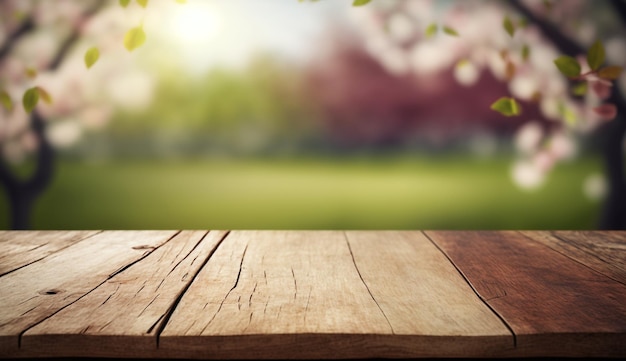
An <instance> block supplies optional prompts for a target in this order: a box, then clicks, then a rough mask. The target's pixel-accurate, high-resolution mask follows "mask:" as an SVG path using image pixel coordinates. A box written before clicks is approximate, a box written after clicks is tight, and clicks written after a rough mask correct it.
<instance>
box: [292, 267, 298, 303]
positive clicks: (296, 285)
mask: <svg viewBox="0 0 626 361" xmlns="http://www.w3.org/2000/svg"><path fill="white" fill-rule="evenodd" d="M291 277H292V278H293V287H294V288H295V291H294V293H293V299H294V300H295V299H296V297H297V296H298V281H297V280H296V274H295V273H294V272H293V267H291Z"/></svg>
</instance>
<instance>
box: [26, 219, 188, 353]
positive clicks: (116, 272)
mask: <svg viewBox="0 0 626 361" xmlns="http://www.w3.org/2000/svg"><path fill="white" fill-rule="evenodd" d="M180 232H181V231H180V230H179V231H177V232H176V233H174V234H173V235H172V236H171V237H169V238H168V239H167V240H166V241H165V242H163V243H161V244H159V245H157V246H155V247H150V248H147V249H146V251H145V252H144V253H143V254H142V255H141V257H139V258H138V259H136V260H134V261H132V262H130V263H129V264H128V265H125V266H123V267H121V268H120V269H118V270H117V271H115V272H113V273H112V274H110V275H109V276H108V277H107V278H106V279H104V280H103V281H102V282H100V283H99V284H98V285H97V286H95V287H93V288H92V289H90V290H89V291H87V292H86V293H85V294H83V295H82V296H80V297H78V298H76V299H75V300H74V301H72V302H70V303H68V304H66V305H65V306H63V307H61V308H59V309H58V310H56V311H54V312H53V313H51V314H49V315H48V316H46V317H45V318H43V319H41V320H39V321H38V322H36V323H34V324H32V325H30V326H28V327H27V328H26V329H24V330H22V331H21V332H20V333H19V336H18V338H17V347H18V349H19V348H21V347H22V336H23V335H24V334H25V333H26V332H28V330H30V329H32V328H34V327H36V326H37V325H39V324H41V323H43V322H44V321H46V320H48V319H49V318H51V317H53V316H54V315H56V314H57V313H59V312H61V311H63V310H64V309H66V308H68V307H70V306H72V305H73V304H75V303H76V302H78V301H80V300H81V299H83V298H85V297H86V296H88V295H89V294H90V293H92V292H93V291H95V290H96V289H98V287H100V286H102V285H103V284H105V283H106V282H107V281H109V280H111V279H112V278H113V277H115V276H116V275H118V274H120V273H121V272H123V271H124V270H126V269H128V268H130V267H131V266H132V265H134V264H137V263H139V262H140V261H142V260H143V259H145V258H146V257H148V256H149V255H150V254H151V253H152V252H154V251H156V250H157V249H159V248H160V247H162V246H163V245H165V244H167V243H168V242H169V241H171V240H172V239H174V238H175V237H176V236H177V235H178V234H179V233H180Z"/></svg>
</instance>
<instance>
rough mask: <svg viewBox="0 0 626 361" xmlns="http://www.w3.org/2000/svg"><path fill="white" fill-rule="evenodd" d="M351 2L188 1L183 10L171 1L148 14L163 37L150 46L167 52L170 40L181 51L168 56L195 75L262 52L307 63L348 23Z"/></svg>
mask: <svg viewBox="0 0 626 361" xmlns="http://www.w3.org/2000/svg"><path fill="white" fill-rule="evenodd" d="M351 2H352V0H321V1H318V2H299V1H298V0H188V1H187V4H184V5H180V4H176V3H175V2H174V1H171V0H170V1H167V2H162V3H159V6H160V8H159V9H157V8H156V7H155V8H154V9H155V11H154V12H153V13H152V14H150V13H148V17H147V18H146V32H148V34H150V32H151V31H155V30H156V31H157V33H156V34H154V36H155V41H153V42H150V43H151V44H146V46H153V47H158V48H160V50H159V51H160V52H161V53H163V46H162V45H163V43H162V42H161V41H160V40H161V39H163V40H168V43H169V44H172V43H173V44H175V47H176V49H168V50H167V51H166V52H165V53H164V54H169V55H174V56H176V57H177V58H179V59H180V61H182V64H183V65H184V66H186V67H187V68H189V70H191V71H193V72H202V71H205V70H207V69H208V68H210V67H211V66H214V65H216V64H219V65H227V66H234V67H238V66H241V65H244V64H245V63H246V62H247V61H248V60H249V59H250V56H251V55H252V54H254V53H255V52H258V51H259V50H265V51H267V50H269V51H271V52H274V53H279V54H283V55H286V56H289V57H295V58H306V57H307V56H308V55H309V54H311V52H314V51H315V50H316V49H315V40H316V38H318V36H319V35H320V34H321V33H322V32H323V31H324V30H325V29H327V28H328V26H329V25H330V24H331V22H332V21H334V20H337V21H340V22H344V21H346V20H347V15H348V11H349V10H350V9H351ZM151 5H152V3H151ZM157 13H158V14H157ZM155 50H157V49H155Z"/></svg>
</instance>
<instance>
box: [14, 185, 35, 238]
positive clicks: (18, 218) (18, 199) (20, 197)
mask: <svg viewBox="0 0 626 361" xmlns="http://www.w3.org/2000/svg"><path fill="white" fill-rule="evenodd" d="M9 201H10V211H11V224H10V227H11V229H14V230H27V229H30V227H31V223H30V222H31V219H30V218H31V214H32V210H33V205H34V203H35V202H34V201H35V197H34V196H33V194H30V193H28V192H23V191H19V190H18V191H11V190H9Z"/></svg>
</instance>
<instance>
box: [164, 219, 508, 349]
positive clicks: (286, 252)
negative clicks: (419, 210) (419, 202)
mask: <svg viewBox="0 0 626 361" xmlns="http://www.w3.org/2000/svg"><path fill="white" fill-rule="evenodd" d="M372 234H373V233H372ZM385 237H390V239H388V240H386V241H384V242H383V243H384V244H383V243H380V242H377V241H381V239H385ZM352 238H353V240H350V241H349V239H352ZM396 242H398V243H399V244H398V249H394V248H393V247H394V246H395V244H396ZM352 243H354V245H353V246H354V247H352V246H351V244H352ZM375 243H378V244H375ZM370 246H372V247H374V248H373V249H372V250H368V249H367V248H368V247H370ZM385 247H389V249H388V250H386V251H385V249H386V248H385ZM352 252H355V253H354V257H353V253H352ZM405 252H408V254H407V253H405ZM421 252H425V254H424V255H420V253H421ZM381 255H384V256H385V262H384V263H385V264H384V265H383V264H382V263H377V261H376V260H372V259H371V258H377V257H380V256H381ZM430 256H434V257H435V259H434V260H431V261H428V262H427V263H426V266H425V267H419V266H418V264H419V263H420V262H421V261H423V260H424V259H425V258H428V257H430ZM412 257H416V260H413V259H412ZM355 262H356V263H355ZM396 263H397V264H396ZM358 264H361V265H362V267H363V268H364V272H365V274H366V275H365V276H364V278H363V279H361V274H360V269H359V268H357V265H358ZM392 264H395V267H392V269H391V270H387V269H386V267H391V265H392ZM414 267H415V269H414V270H412V269H413V268H414ZM429 267H432V269H431V268H429ZM442 270H443V272H444V274H443V275H441V276H438V278H437V283H438V286H439V287H440V290H439V291H438V292H435V293H437V294H438V295H441V296H443V294H445V293H446V292H447V293H448V294H449V295H451V296H453V297H452V300H451V302H453V303H456V304H455V305H453V306H452V307H453V308H454V309H453V310H451V311H450V312H449V313H447V310H446V309H445V307H446V305H450V303H444V304H438V302H439V301H441V300H435V299H433V300H431V301H429V300H428V296H426V295H424V294H422V295H419V294H417V293H419V292H425V288H424V287H427V285H428V283H426V285H425V284H421V283H420V281H424V277H429V276H430V275H434V274H436V273H437V272H439V271H442ZM377 271H378V272H379V273H380V275H378V276H375V275H374V274H375V272H377ZM396 272H402V274H401V275H396V274H395V273H396ZM411 272H415V273H416V274H417V275H412V274H411ZM455 272H456V271H455V270H454V268H453V266H452V265H451V264H450V263H449V261H448V260H447V259H446V258H445V257H444V256H443V255H442V254H441V253H440V252H439V251H438V250H437V249H436V248H435V247H434V246H433V245H432V244H431V243H430V242H429V241H428V240H426V239H425V238H423V236H422V235H421V234H420V233H412V234H411V233H406V234H404V233H384V234H382V233H381V234H380V236H379V237H378V238H376V236H372V237H368V236H367V235H366V234H364V233H350V235H349V236H348V238H346V235H345V234H344V233H343V232H322V231H313V232H305V231H300V232H295V231H294V232H275V231H265V232H245V231H244V232H232V233H231V234H230V235H229V236H228V237H227V238H226V240H225V241H224V242H223V243H222V244H221V245H220V247H219V248H218V249H217V251H216V252H215V254H214V255H213V257H212V258H211V260H210V261H209V263H208V264H207V265H206V266H205V267H204V269H203V270H202V271H201V272H200V274H199V275H198V277H197V278H196V279H195V281H194V283H193V284H192V285H191V287H190V288H189V290H188V292H187V293H186V294H185V296H184V297H183V299H182V300H181V302H180V304H179V306H178V307H177V309H176V310H175V312H174V314H173V316H172V318H171V320H170V322H169V323H168V324H167V326H166V327H165V329H164V331H163V333H162V334H161V336H160V342H159V351H160V352H162V353H161V355H162V356H163V355H168V356H171V357H183V358H185V357H189V358H197V357H202V358H212V359H216V358H218V359H219V358H223V359H228V358H231V359H232V358H237V359H241V358H254V359H279V358H317V359H320V358H326V359H328V358H330V359H332V358H355V357H356V358H368V357H417V356H420V355H422V356H423V355H428V356H435V355H448V356H450V355H456V356H461V355H467V354H468V353H471V352H475V353H474V354H475V355H478V354H481V355H484V354H488V353H492V352H494V350H496V349H497V350H500V349H503V348H511V347H512V344H513V342H512V335H511V334H510V332H509V331H508V330H507V329H506V327H504V325H503V324H502V323H501V322H500V321H499V320H498V319H497V317H495V316H494V315H493V314H492V313H490V311H489V310H488V309H487V308H486V306H484V305H483V304H482V303H481V302H480V301H479V300H478V299H477V297H476V296H475V294H474V293H473V291H472V290H471V289H470V288H469V286H467V285H464V284H463V282H464V281H463V279H462V278H461V276H460V275H459V274H458V273H456V274H455ZM365 277H367V278H368V279H371V281H372V282H373V283H372V287H373V288H371V289H368V287H369V286H368V285H367V284H366V283H364V281H365V282H367V279H366V278H365ZM402 277H405V278H404V279H402ZM407 280H408V282H407ZM424 282H426V281H424ZM370 291H371V292H370ZM461 294H465V295H466V296H470V297H469V298H468V299H467V300H461V299H459V297H460V295H461ZM413 296H414V297H413ZM438 307H440V308H439V309H438ZM431 311H433V312H435V313H436V315H435V316H432V315H427V313H428V312H431ZM448 311H449V310H448ZM464 312H467V314H462V313H464ZM457 317H458V318H457ZM408 319H410V320H408ZM472 322H477V323H481V324H471V323H472ZM431 332H432V334H431ZM470 346H471V347H474V348H471V347H470ZM446 347H449V348H446ZM479 350H480V351H479Z"/></svg>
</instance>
